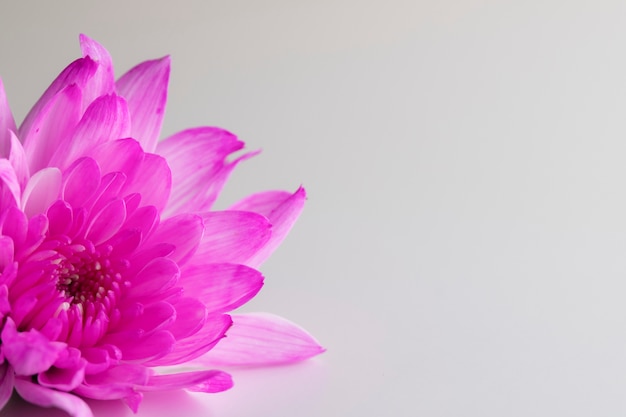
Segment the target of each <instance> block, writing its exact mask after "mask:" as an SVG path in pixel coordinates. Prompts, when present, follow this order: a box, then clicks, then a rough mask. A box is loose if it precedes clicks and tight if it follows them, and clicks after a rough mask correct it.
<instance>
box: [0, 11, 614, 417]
mask: <svg viewBox="0 0 626 417" xmlns="http://www.w3.org/2000/svg"><path fill="white" fill-rule="evenodd" d="M223 3H224V4H221V3H218V2H208V1H195V2H181V3H179V4H176V5H175V4H174V3H172V2H169V1H143V2H138V1H137V2H121V1H112V2H107V3H106V5H105V4H104V3H102V4H95V3H92V4H90V3H88V2H69V1H55V2H39V3H31V2H6V3H5V4H3V6H2V8H1V9H0V34H1V35H2V36H0V52H1V58H0V76H2V78H3V80H4V82H5V85H6V89H7V93H8V95H9V100H10V102H11V104H12V106H13V108H14V110H15V114H16V116H17V118H18V119H21V118H22V117H23V116H24V115H25V113H26V111H27V109H28V108H29V106H30V105H32V104H33V103H34V101H35V100H36V99H37V98H38V96H39V94H41V92H42V91H43V89H44V88H45V87H46V86H47V85H48V83H49V82H50V81H51V80H52V79H53V77H54V76H56V74H57V73H58V72H59V71H60V70H61V69H62V68H63V66H64V65H65V64H66V63H67V62H69V61H70V60H71V59H73V58H75V57H77V56H78V54H79V51H78V46H77V35H78V33H79V32H84V33H86V34H88V35H90V36H91V37H94V38H95V39H97V40H99V41H100V42H102V43H103V44H104V45H105V46H106V47H107V48H108V49H109V50H110V52H111V53H112V55H113V58H114V62H115V64H116V68H117V70H118V74H119V73H121V72H122V71H124V70H126V69H128V68H130V67H131V66H132V65H133V64H135V63H136V62H138V61H140V60H143V59H147V58H152V57H158V56H161V55H164V54H168V53H170V54H171V55H172V58H173V67H172V79H171V90H170V101H169V106H168V110H167V116H166V122H165V132H164V133H166V134H168V133H172V132H174V131H176V130H180V129H183V128H185V127H189V126H194V125H203V124H210V125H218V126H222V127H225V128H227V129H230V130H232V131H234V132H235V133H237V134H238V135H239V136H240V137H241V139H243V140H245V141H246V142H247V143H248V146H249V148H252V149H255V148H263V149H264V152H263V154H262V155H261V156H259V157H257V158H255V159H254V160H252V161H250V162H246V164H245V165H244V166H242V167H241V169H240V170H239V171H238V172H237V173H236V174H235V175H234V176H233V178H232V181H231V182H230V184H229V186H228V188H227V189H226V191H225V193H224V198H223V200H222V201H223V203H222V204H223V205H225V204H226V203H227V202H229V201H234V200H235V199H237V198H239V197H241V196H243V195H245V194H247V193H250V192H253V191H256V190H262V189H268V188H290V189H295V188H296V187H297V186H298V185H299V184H300V183H303V184H304V185H305V186H306V187H307V190H308V192H309V201H308V205H307V208H306V209H305V212H304V214H303V216H302V218H301V219H300V221H299V223H298V224H297V225H296V227H295V228H294V230H293V232H292V235H291V236H290V237H289V238H288V239H287V240H286V241H285V243H284V245H283V247H282V248H281V249H279V251H278V252H277V253H276V254H275V256H274V257H273V258H272V259H271V261H270V262H268V263H267V264H266V265H265V266H264V268H263V270H264V272H265V274H266V276H267V281H266V286H265V288H264V289H263V291H262V292H261V294H260V295H259V296H258V297H257V298H256V299H255V300H254V301H253V302H252V303H250V305H249V306H248V307H246V309H247V310H263V311H270V312H273V313H277V314H280V315H283V316H285V317H288V318H290V319H292V320H294V321H296V322H298V323H299V324H301V325H303V326H304V327H306V328H307V329H309V330H310V331H311V332H312V333H313V334H314V335H316V336H317V337H318V338H319V340H320V341H321V342H322V343H323V344H324V345H325V346H326V347H327V348H328V352H327V353H325V354H324V355H322V356H320V357H319V358H317V359H315V360H313V361H311V362H309V363H304V364H302V365H297V366H291V367H282V368H276V369H268V370H235V371H233V375H234V377H235V381H236V384H237V385H236V387H235V388H234V389H233V390H231V391H230V392H227V393H223V394H218V395H211V396H199V395H196V394H193V395H188V394H184V393H176V394H172V395H171V396H167V398H165V397H161V396H150V397H149V398H147V399H146V400H145V402H144V404H143V405H142V408H141V410H140V413H139V414H138V415H139V416H171V415H185V416H207V415H208V416H220V417H235V416H296V415H297V416H304V417H306V416H360V417H365V416H382V415H389V416H446V417H448V416H450V417H452V416H477V417H478V416H480V417H487V416H494V417H496V416H498V417H500V416H524V417H526V416H531V415H532V416H592V415H593V416H617V415H624V414H625V413H626V400H625V398H626V396H625V395H624V393H625V392H626V306H625V303H624V298H625V293H626V256H625V254H626V164H625V160H626V123H625V122H624V120H626V118H625V117H624V116H625V115H626V76H625V74H626V24H625V23H626V4H625V3H623V2H621V1H614V2H611V1H594V2H587V1H564V0H560V1H556V0H552V1H550V0H548V1H534V0H531V1H471V0H470V1H461V0H444V1H437V2H432V1H429V2H426V1H423V2H418V1H405V2H402V1H397V0H396V1H393V0H392V1H389V2H384V3H383V2H362V1H357V0H338V1H317V2H289V1H270V2H252V1H249V2H244V1H234V2H228V4H226V2H223ZM94 410H95V413H96V415H97V416H105V415H110V414H115V415H130V412H128V411H126V409H125V408H124V407H123V406H121V405H120V404H119V403H114V404H103V403H94ZM20 412H21V413H28V414H29V415H31V414H32V415H60V414H53V413H54V412H52V413H50V412H47V411H46V412H45V413H43V412H41V411H40V410H35V409H32V408H29V407H28V406H27V405H24V404H23V403H20V402H19V401H17V402H14V403H11V405H10V407H9V408H8V409H6V410H4V411H3V412H0V415H1V416H6V415H17V414H19V413H20ZM37 413H40V414H37Z"/></svg>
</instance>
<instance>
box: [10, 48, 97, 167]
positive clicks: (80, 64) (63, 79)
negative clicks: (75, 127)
mask: <svg viewBox="0 0 626 417" xmlns="http://www.w3.org/2000/svg"><path fill="white" fill-rule="evenodd" d="M97 70H98V64H97V63H96V62H95V61H94V60H92V59H91V58H88V57H86V58H80V59H77V60H76V61H74V62H72V63H71V64H69V65H68V66H67V67H66V68H65V69H64V70H63V71H62V72H61V74H59V76H58V77H57V78H56V79H55V80H54V81H53V82H52V84H50V87H48V89H47V90H46V91H45V92H44V93H43V95H42V96H41V98H40V99H39V100H38V101H37V103H36V104H35V105H34V106H33V108H32V109H31V110H30V111H29V112H28V114H27V115H26V117H25V118H24V122H23V123H22V125H21V126H20V129H19V136H20V137H21V138H23V139H24V138H26V137H27V136H29V135H30V134H31V131H32V130H33V125H35V124H37V123H36V120H38V119H40V118H41V114H40V113H44V112H45V111H44V109H45V108H46V107H47V106H48V105H49V104H50V102H52V101H54V100H55V99H57V93H59V92H60V91H62V90H63V89H66V87H68V86H72V85H73V86H74V87H73V89H75V90H76V91H77V92H78V93H79V95H80V96H82V93H80V92H81V91H82V90H83V89H84V88H85V86H86V84H87V82H88V81H89V79H90V78H92V77H93V76H94V74H95V73H96V71H97ZM81 106H82V104H81ZM78 110H79V111H78V114H77V115H76V121H78V118H79V117H80V114H81V113H82V108H80V107H79V109H78ZM50 156H51V155H50Z"/></svg>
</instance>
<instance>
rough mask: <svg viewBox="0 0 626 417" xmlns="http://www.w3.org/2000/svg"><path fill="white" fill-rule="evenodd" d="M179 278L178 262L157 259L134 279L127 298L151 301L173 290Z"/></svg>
mask: <svg viewBox="0 0 626 417" xmlns="http://www.w3.org/2000/svg"><path fill="white" fill-rule="evenodd" d="M179 277H180V270H179V269H178V265H177V264H176V262H174V261H173V260H171V259H168V258H155V259H153V260H151V261H150V262H149V263H148V264H147V265H146V266H145V267H144V268H143V269H142V270H141V271H139V272H138V273H137V275H136V276H135V277H134V278H132V280H131V284H132V285H131V287H130V288H129V290H128V292H127V296H128V297H129V298H131V299H135V298H137V299H140V298H145V299H150V297H154V295H155V294H158V293H160V292H163V291H166V290H168V289H169V288H172V287H173V286H174V285H175V284H176V283H177V282H178V278H179Z"/></svg>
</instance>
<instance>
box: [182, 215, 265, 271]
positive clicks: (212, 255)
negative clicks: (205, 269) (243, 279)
mask: <svg viewBox="0 0 626 417" xmlns="http://www.w3.org/2000/svg"><path fill="white" fill-rule="evenodd" d="M202 216H203V219H204V236H203V237H202V241H201V243H200V246H199V247H198V251H197V252H196V254H195V256H194V258H193V261H194V262H196V261H195V260H197V262H198V263H201V264H207V263H234V264H241V263H245V261H247V260H248V259H250V258H251V257H252V256H253V255H254V254H255V253H256V252H258V251H259V250H260V249H261V248H262V247H263V246H264V245H265V244H266V243H267V242H268V241H269V239H270V238H271V225H270V223H269V221H268V220H267V219H266V218H265V217H263V216H261V215H260V214H257V213H251V212H244V211H212V212H209V213H203V214H202Z"/></svg>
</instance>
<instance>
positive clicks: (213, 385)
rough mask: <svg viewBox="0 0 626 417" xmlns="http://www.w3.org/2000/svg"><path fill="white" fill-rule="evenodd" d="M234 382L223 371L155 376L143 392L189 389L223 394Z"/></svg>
mask: <svg viewBox="0 0 626 417" xmlns="http://www.w3.org/2000/svg"><path fill="white" fill-rule="evenodd" d="M232 386H233V380H232V378H231V376H230V375H229V374H227V373H226V372H222V371H195V372H182V373H178V374H169V375H153V376H151V377H150V380H149V381H148V385H145V386H143V387H140V388H139V389H140V390H141V391H170V390H176V389H183V388H187V389H189V390H190V391H196V392H221V391H226V390H227V389H229V388H232Z"/></svg>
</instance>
